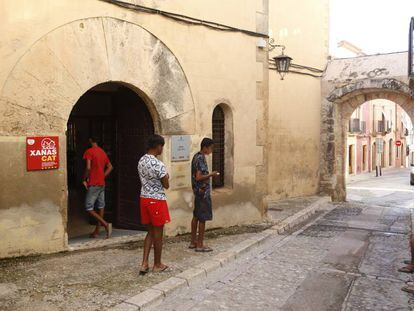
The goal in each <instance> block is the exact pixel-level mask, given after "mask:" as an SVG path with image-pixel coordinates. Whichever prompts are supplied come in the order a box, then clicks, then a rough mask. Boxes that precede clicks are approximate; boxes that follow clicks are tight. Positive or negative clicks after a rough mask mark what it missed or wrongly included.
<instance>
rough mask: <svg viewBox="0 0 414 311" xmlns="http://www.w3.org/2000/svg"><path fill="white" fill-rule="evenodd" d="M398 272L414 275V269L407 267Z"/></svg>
mask: <svg viewBox="0 0 414 311" xmlns="http://www.w3.org/2000/svg"><path fill="white" fill-rule="evenodd" d="M398 272H403V273H414V267H410V266H405V267H402V268H400V269H398Z"/></svg>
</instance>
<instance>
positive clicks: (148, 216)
mask: <svg viewBox="0 0 414 311" xmlns="http://www.w3.org/2000/svg"><path fill="white" fill-rule="evenodd" d="M140 208H141V224H143V225H149V224H151V225H153V226H155V227H159V226H163V225H165V224H166V223H169V222H170V221H171V218H170V213H169V212H168V205H167V201H165V200H156V199H150V198H140Z"/></svg>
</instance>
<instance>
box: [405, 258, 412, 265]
mask: <svg viewBox="0 0 414 311" xmlns="http://www.w3.org/2000/svg"><path fill="white" fill-rule="evenodd" d="M403 263H405V264H406V265H411V263H412V261H411V260H409V259H406V260H404V261H403Z"/></svg>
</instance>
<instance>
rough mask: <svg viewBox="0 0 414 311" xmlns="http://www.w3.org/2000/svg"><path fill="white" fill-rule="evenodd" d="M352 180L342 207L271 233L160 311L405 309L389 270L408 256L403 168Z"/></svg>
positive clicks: (407, 304)
mask: <svg viewBox="0 0 414 311" xmlns="http://www.w3.org/2000/svg"><path fill="white" fill-rule="evenodd" d="M365 177H366V178H365V179H364V178H359V179H358V180H355V181H352V182H351V183H350V185H349V189H348V197H349V202H347V203H343V204H338V205H335V206H334V209H332V210H327V211H325V212H323V213H322V214H320V215H318V216H319V217H317V218H316V219H314V220H312V221H310V222H309V223H308V224H307V225H305V226H303V227H302V228H299V229H298V230H297V231H296V232H294V233H293V234H291V235H284V236H274V237H273V238H271V239H269V240H268V241H267V242H266V243H264V244H263V245H262V246H261V247H259V248H256V249H254V250H253V251H252V252H250V253H249V254H246V256H245V257H244V258H242V259H238V260H236V261H235V262H234V263H232V264H230V265H228V266H227V267H225V268H223V269H222V270H221V271H220V273H219V275H215V276H210V277H208V278H207V282H203V283H200V284H198V286H195V287H194V288H192V289H191V290H190V291H188V290H186V291H185V292H182V293H181V294H178V295H174V296H172V297H170V298H169V299H168V300H166V301H164V302H163V306H162V309H163V310H412V309H413V307H414V300H413V297H412V296H410V295H409V294H406V293H405V292H402V291H401V290H400V289H401V287H402V286H403V285H404V284H405V283H406V282H408V281H411V280H412V279H411V276H410V275H407V274H403V273H399V272H397V269H398V268H399V267H400V266H402V265H403V263H402V262H403V260H405V259H408V258H409V249H408V235H407V234H408V233H409V232H410V230H411V210H410V207H411V206H412V204H413V202H414V191H413V189H414V188H412V187H410V185H409V171H408V170H406V169H404V170H398V171H396V170H395V171H386V172H384V176H382V177H379V178H373V177H372V178H368V176H365Z"/></svg>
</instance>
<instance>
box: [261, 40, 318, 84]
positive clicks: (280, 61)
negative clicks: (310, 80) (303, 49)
mask: <svg viewBox="0 0 414 311" xmlns="http://www.w3.org/2000/svg"><path fill="white" fill-rule="evenodd" d="M268 44H269V48H268V50H269V52H270V51H273V50H274V49H275V48H281V49H282V53H281V54H280V55H278V56H274V57H272V58H271V59H269V62H270V65H273V67H269V69H273V70H276V71H277V72H278V73H279V75H280V79H281V80H284V78H285V75H286V74H287V73H288V72H292V73H297V74H302V75H307V76H311V77H315V78H320V77H322V76H321V74H322V73H323V70H321V69H317V68H313V67H308V66H303V65H298V64H294V63H292V60H293V59H292V57H290V56H288V55H286V54H285V49H286V47H285V46H284V45H281V44H275V40H274V39H273V38H271V39H270V40H269V43H268ZM290 68H295V69H298V70H292V69H290ZM302 70H305V72H304V71H302ZM306 71H309V72H306Z"/></svg>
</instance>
